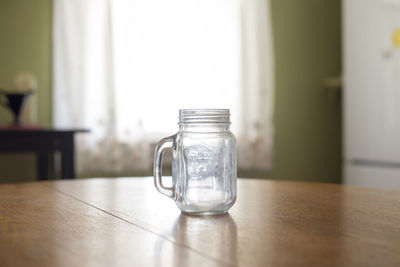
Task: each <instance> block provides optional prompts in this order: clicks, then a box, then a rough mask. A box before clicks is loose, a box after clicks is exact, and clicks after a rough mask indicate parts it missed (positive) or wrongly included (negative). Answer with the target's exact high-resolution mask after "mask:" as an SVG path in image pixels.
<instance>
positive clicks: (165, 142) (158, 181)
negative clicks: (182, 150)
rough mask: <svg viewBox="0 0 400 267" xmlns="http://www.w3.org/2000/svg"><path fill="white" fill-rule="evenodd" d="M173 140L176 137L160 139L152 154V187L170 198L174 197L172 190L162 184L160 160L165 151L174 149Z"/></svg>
mask: <svg viewBox="0 0 400 267" xmlns="http://www.w3.org/2000/svg"><path fill="white" fill-rule="evenodd" d="M175 138H176V135H172V136H169V137H166V138H163V139H161V140H160V142H158V144H157V146H156V150H155V153H154V170H153V171H154V185H155V187H156V188H157V190H158V192H160V193H161V194H164V195H166V196H168V197H170V198H173V197H174V188H173V187H166V186H164V185H163V184H162V158H163V153H164V150H165V149H167V148H175Z"/></svg>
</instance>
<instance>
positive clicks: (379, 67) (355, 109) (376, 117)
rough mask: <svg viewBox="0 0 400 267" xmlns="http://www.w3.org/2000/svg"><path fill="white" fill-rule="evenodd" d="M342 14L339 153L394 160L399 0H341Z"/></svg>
mask: <svg viewBox="0 0 400 267" xmlns="http://www.w3.org/2000/svg"><path fill="white" fill-rule="evenodd" d="M343 19H344V23H343V30H344V35H343V36H344V39H343V42H344V46H343V48H344V58H343V61H344V62H343V63H344V73H343V74H344V114H345V115H344V131H345V158H346V160H361V162H362V161H365V162H367V163H368V162H369V161H372V162H378V163H379V162H391V163H400V44H398V43H397V42H400V40H397V39H396V38H400V36H398V34H400V0H345V1H344V2H343ZM399 166H400V165H399Z"/></svg>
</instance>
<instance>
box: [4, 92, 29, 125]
mask: <svg viewBox="0 0 400 267" xmlns="http://www.w3.org/2000/svg"><path fill="white" fill-rule="evenodd" d="M0 94H1V95H3V96H4V97H5V98H6V100H7V101H6V102H5V103H4V102H0V104H2V105H3V106H5V107H7V108H9V109H10V110H11V112H12V113H13V114H14V124H20V115H21V111H22V108H23V106H24V103H25V99H26V98H27V97H28V96H29V95H31V94H32V92H26V93H5V92H0Z"/></svg>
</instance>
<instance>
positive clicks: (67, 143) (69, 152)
mask: <svg viewBox="0 0 400 267" xmlns="http://www.w3.org/2000/svg"><path fill="white" fill-rule="evenodd" d="M60 152H61V179H72V178H75V164H74V160H75V159H74V152H75V151H74V136H73V134H71V135H68V136H66V137H64V138H63V140H62V143H61V150H60Z"/></svg>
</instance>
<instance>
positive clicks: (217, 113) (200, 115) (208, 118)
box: [179, 109, 231, 132]
mask: <svg viewBox="0 0 400 267" xmlns="http://www.w3.org/2000/svg"><path fill="white" fill-rule="evenodd" d="M229 119H230V112H229V109H181V110H179V128H180V129H181V130H183V131H193V132H220V131H229V125H230V123H231V122H230V120H229Z"/></svg>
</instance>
